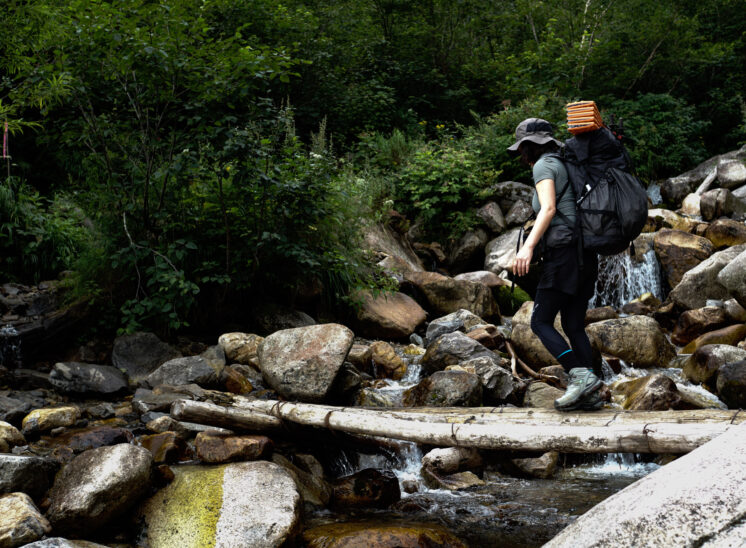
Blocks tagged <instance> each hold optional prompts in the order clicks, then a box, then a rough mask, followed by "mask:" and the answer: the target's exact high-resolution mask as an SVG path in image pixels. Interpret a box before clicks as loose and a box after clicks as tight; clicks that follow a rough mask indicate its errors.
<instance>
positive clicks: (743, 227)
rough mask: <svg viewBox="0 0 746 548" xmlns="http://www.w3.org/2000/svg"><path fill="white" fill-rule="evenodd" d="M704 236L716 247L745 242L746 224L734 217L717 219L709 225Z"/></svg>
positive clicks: (720, 247)
mask: <svg viewBox="0 0 746 548" xmlns="http://www.w3.org/2000/svg"><path fill="white" fill-rule="evenodd" d="M704 236H705V238H707V239H708V240H710V241H711V242H712V245H714V246H715V248H716V249H722V248H724V247H732V246H734V245H741V244H745V243H746V224H744V223H742V222H739V221H734V220H733V219H716V220H715V221H713V222H711V223H710V224H709V225H708V226H707V230H705V234H704Z"/></svg>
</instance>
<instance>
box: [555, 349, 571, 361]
mask: <svg viewBox="0 0 746 548" xmlns="http://www.w3.org/2000/svg"><path fill="white" fill-rule="evenodd" d="M568 352H572V348H568V349H567V350H565V351H564V352H563V353H562V354H560V355H559V356H557V359H560V358H561V357H562V356H564V355H565V354H567V353H568Z"/></svg>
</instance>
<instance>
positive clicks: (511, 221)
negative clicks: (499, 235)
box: [505, 200, 534, 226]
mask: <svg viewBox="0 0 746 548" xmlns="http://www.w3.org/2000/svg"><path fill="white" fill-rule="evenodd" d="M533 215H534V210H533V208H532V207H531V205H530V204H528V203H527V202H524V201H523V200H518V201H517V202H516V203H514V204H513V207H511V208H510V211H508V214H507V215H505V222H506V223H508V226H517V225H522V224H524V223H525V222H526V221H528V220H529V219H530V218H531V217H533Z"/></svg>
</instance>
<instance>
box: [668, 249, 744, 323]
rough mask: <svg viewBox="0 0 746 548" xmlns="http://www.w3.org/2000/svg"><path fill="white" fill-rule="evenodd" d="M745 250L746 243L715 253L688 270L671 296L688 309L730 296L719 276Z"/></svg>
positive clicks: (679, 304) (675, 301) (674, 300)
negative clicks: (709, 300) (719, 280)
mask: <svg viewBox="0 0 746 548" xmlns="http://www.w3.org/2000/svg"><path fill="white" fill-rule="evenodd" d="M744 251H746V244H742V245H737V246H733V247H730V248H728V249H724V250H723V251H718V252H717V253H714V254H713V255H712V256H711V257H709V258H707V259H705V260H704V261H702V262H701V263H699V264H698V265H697V266H695V267H694V268H692V269H691V270H689V271H688V272H686V274H684V276H683V277H682V278H681V282H679V284H678V285H677V286H676V287H674V288H673V291H671V293H669V298H670V299H671V300H672V301H673V302H674V303H676V304H677V305H678V306H680V307H682V308H685V309H688V310H691V309H693V308H702V307H703V306H706V304H707V300H708V299H716V300H725V299H728V298H730V294H729V292H728V290H727V289H726V288H725V287H723V285H722V284H721V283H720V282H718V280H717V276H718V274H719V273H720V271H721V270H722V269H723V268H724V267H725V266H726V265H727V264H728V263H730V262H731V261H732V260H733V259H735V258H736V257H737V256H738V255H739V254H740V253H742V252H744Z"/></svg>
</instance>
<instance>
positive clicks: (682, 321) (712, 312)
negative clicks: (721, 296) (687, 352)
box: [671, 306, 728, 346]
mask: <svg viewBox="0 0 746 548" xmlns="http://www.w3.org/2000/svg"><path fill="white" fill-rule="evenodd" d="M727 323H728V317H727V316H726V313H725V308H724V307H720V306H705V307H703V308H696V309H694V310H686V311H684V313H683V314H681V315H680V316H679V319H678V320H677V322H676V327H674V330H673V332H672V333H671V342H672V343H674V344H677V345H679V346H684V345H685V344H688V343H690V342H691V341H693V340H694V339H696V338H697V337H699V336H700V335H702V334H703V333H706V332H707V331H712V330H714V329H719V328H720V327H723V326H724V325H726V324H727Z"/></svg>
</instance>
